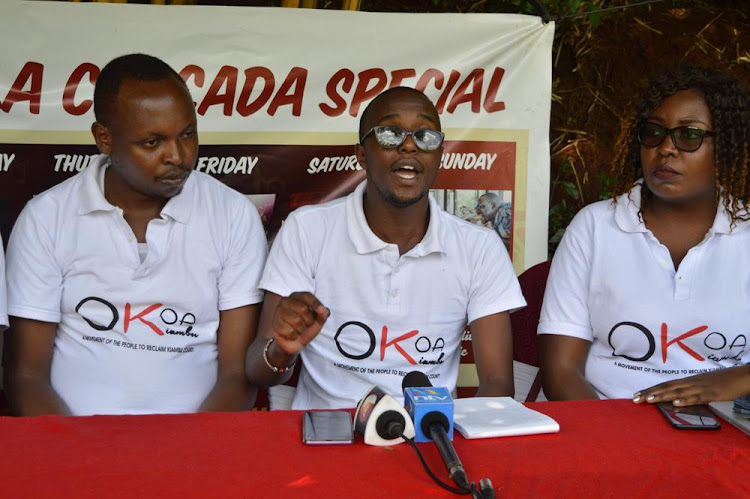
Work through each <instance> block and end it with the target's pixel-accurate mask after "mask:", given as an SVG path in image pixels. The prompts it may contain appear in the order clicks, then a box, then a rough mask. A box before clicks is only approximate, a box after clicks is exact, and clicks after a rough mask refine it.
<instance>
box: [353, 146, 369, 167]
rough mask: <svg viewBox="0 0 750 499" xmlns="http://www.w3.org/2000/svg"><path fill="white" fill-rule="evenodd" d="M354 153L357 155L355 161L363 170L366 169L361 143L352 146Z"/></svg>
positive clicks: (365, 159) (363, 149) (363, 148)
mask: <svg viewBox="0 0 750 499" xmlns="http://www.w3.org/2000/svg"><path fill="white" fill-rule="evenodd" d="M354 155H355V156H357V162H358V163H359V166H361V167H362V168H363V169H364V170H367V158H366V156H365V147H364V146H363V145H362V144H357V145H356V146H354Z"/></svg>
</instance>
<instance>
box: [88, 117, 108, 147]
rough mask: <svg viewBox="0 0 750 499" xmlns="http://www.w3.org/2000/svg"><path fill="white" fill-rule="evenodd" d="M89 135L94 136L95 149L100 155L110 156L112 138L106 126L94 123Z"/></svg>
mask: <svg viewBox="0 0 750 499" xmlns="http://www.w3.org/2000/svg"><path fill="white" fill-rule="evenodd" d="M91 134H92V135H93V136H94V142H96V147H97V148H98V149H99V152H100V153H102V154H110V153H111V152H112V136H111V134H110V133H109V129H108V128H107V127H106V126H104V125H102V124H101V123H99V122H98V121H95V122H94V123H93V124H92V125H91Z"/></svg>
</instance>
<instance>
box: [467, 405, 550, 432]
mask: <svg viewBox="0 0 750 499" xmlns="http://www.w3.org/2000/svg"><path fill="white" fill-rule="evenodd" d="M453 403H454V410H453V422H454V425H455V428H456V429H457V430H458V431H459V432H460V433H461V435H463V436H464V437H466V438H490V437H510V436H514V435H535V434H537V433H557V432H558V431H560V425H559V424H557V421H555V420H554V419H552V418H551V417H549V416H547V415H545V414H542V413H540V412H537V411H534V410H532V409H529V408H528V407H526V406H524V405H523V404H520V403H518V402H516V401H515V400H513V399H512V398H510V397H473V398H465V399H456V400H454V401H453Z"/></svg>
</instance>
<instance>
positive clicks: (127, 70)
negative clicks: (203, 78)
mask: <svg viewBox="0 0 750 499" xmlns="http://www.w3.org/2000/svg"><path fill="white" fill-rule="evenodd" d="M168 78H176V79H177V80H179V82H180V83H182V85H183V86H184V87H185V90H187V85H185V81H184V80H183V79H182V78H181V77H180V75H179V74H178V73H177V71H175V70H174V69H172V67H171V66H170V65H169V64H167V63H166V62H164V61H162V60H161V59H159V58H157V57H154V56H151V55H146V54H127V55H122V56H120V57H117V58H115V59H112V60H111V61H109V62H108V63H107V65H106V66H104V67H103V68H102V70H101V72H100V73H99V77H98V78H97V79H96V85H95V86H94V116H95V117H96V121H98V122H99V123H101V124H102V125H105V126H106V125H108V124H109V122H110V119H111V118H112V112H113V108H114V105H115V103H116V102H117V94H118V93H119V92H120V86H121V85H122V82H123V81H125V80H128V79H132V80H139V81H161V80H165V79H168ZM188 93H189V92H188Z"/></svg>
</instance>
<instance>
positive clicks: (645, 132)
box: [638, 122, 714, 152]
mask: <svg viewBox="0 0 750 499" xmlns="http://www.w3.org/2000/svg"><path fill="white" fill-rule="evenodd" d="M667 134H668V135H669V136H670V137H672V143H673V144H674V146H675V147H676V148H677V149H679V150H680V151H685V152H693V151H697V150H698V148H699V147H700V146H701V145H702V144H703V137H705V136H706V135H708V136H709V137H712V136H713V135H714V132H712V131H711V130H704V129H702V128H696V127H694V126H678V127H674V128H665V127H663V126H661V125H659V124H657V123H650V122H646V123H642V124H641V125H639V126H638V142H640V143H641V145H642V146H644V147H657V146H659V145H661V143H662V142H664V138H665V137H666V136H667Z"/></svg>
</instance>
